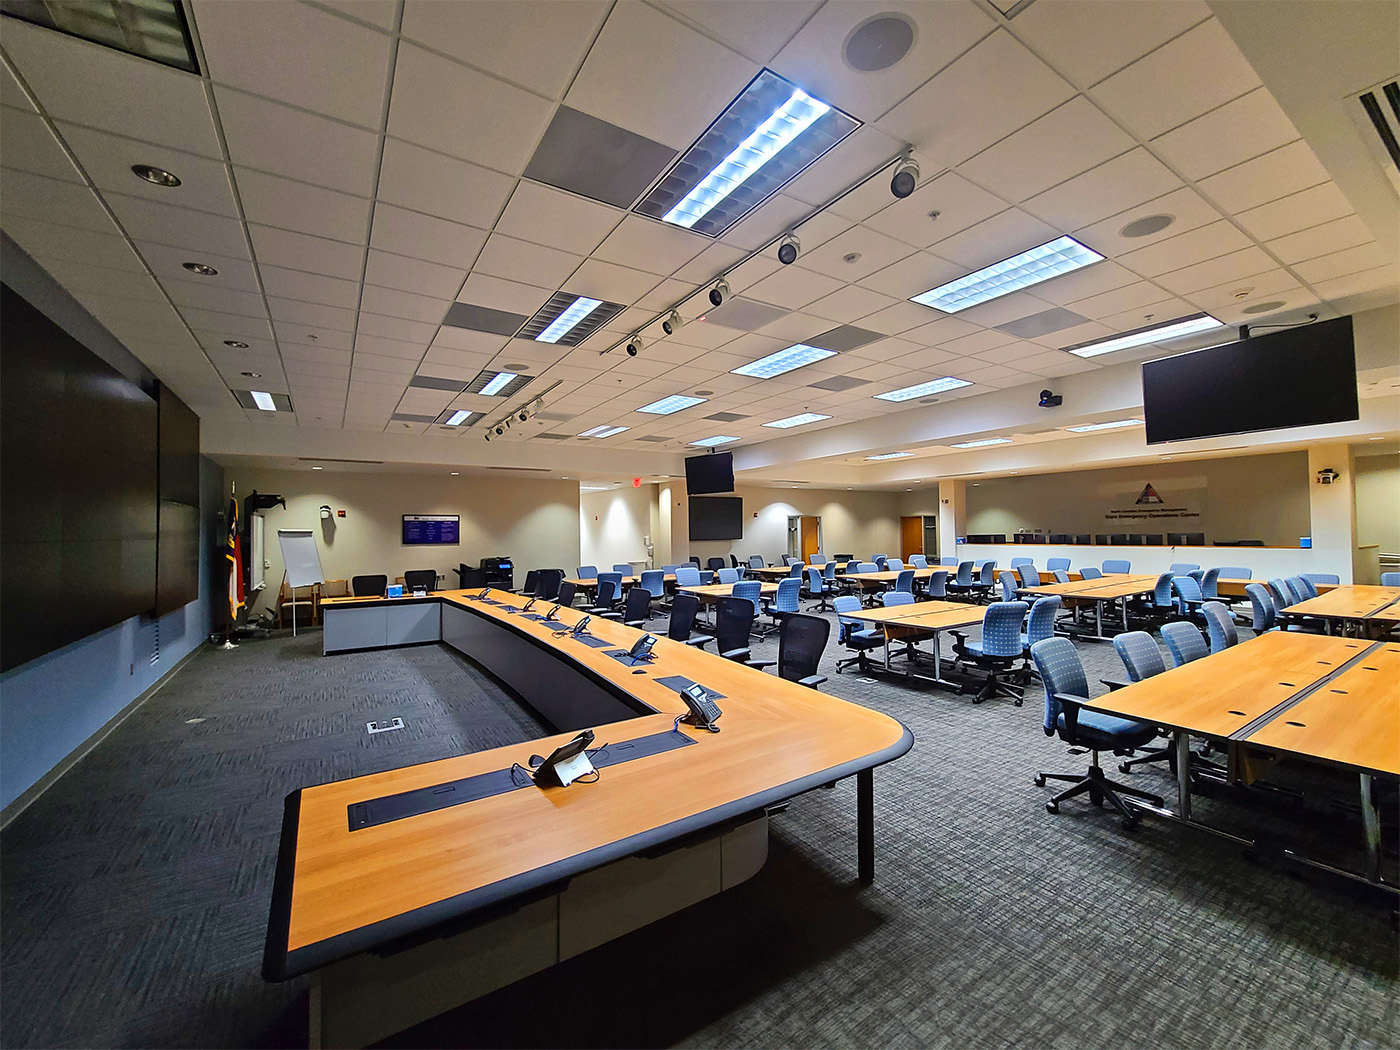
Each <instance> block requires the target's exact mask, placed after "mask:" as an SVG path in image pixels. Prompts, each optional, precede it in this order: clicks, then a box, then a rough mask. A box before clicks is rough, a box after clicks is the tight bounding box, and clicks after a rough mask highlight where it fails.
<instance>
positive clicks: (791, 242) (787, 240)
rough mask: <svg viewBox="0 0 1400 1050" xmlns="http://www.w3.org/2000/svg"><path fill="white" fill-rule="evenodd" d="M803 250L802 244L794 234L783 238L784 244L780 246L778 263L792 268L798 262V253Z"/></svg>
mask: <svg viewBox="0 0 1400 1050" xmlns="http://www.w3.org/2000/svg"><path fill="white" fill-rule="evenodd" d="M801 250H802V242H801V241H799V240H798V239H797V238H796V237H795V236H794V235H793V234H788V235H787V236H786V237H784V238H783V242H782V243H781V244H780V245H778V262H780V263H782V264H783V265H784V266H791V265H792V264H793V263H795V262H797V253H798V252H800V251H801Z"/></svg>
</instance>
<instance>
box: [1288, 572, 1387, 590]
mask: <svg viewBox="0 0 1400 1050" xmlns="http://www.w3.org/2000/svg"><path fill="white" fill-rule="evenodd" d="M1387 576H1389V577H1391V578H1392V580H1393V581H1394V582H1392V583H1385V582H1382V583H1381V586H1382V587H1400V572H1388V573H1382V574H1381V580H1382V581H1384V580H1385V577H1387ZM1303 579H1305V580H1307V581H1308V582H1309V583H1311V584H1313V585H1314V586H1316V585H1317V584H1319V583H1330V584H1332V586H1334V587H1335V586H1337V585H1338V584H1339V583H1341V582H1342V578H1341V577H1340V576H1338V575H1337V574H1336V573H1335V572H1305V573H1303Z"/></svg>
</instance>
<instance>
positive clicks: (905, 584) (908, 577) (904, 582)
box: [894, 569, 914, 598]
mask: <svg viewBox="0 0 1400 1050" xmlns="http://www.w3.org/2000/svg"><path fill="white" fill-rule="evenodd" d="M894 589H895V590H897V591H903V592H904V593H905V594H907V595H909V597H911V598H912V597H913V596H914V570H913V569H900V570H899V575H898V576H896V577H895V579H894Z"/></svg>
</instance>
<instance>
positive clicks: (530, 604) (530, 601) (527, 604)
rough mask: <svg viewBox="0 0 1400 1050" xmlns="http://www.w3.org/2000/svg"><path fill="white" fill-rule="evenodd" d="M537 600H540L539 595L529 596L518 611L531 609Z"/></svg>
mask: <svg viewBox="0 0 1400 1050" xmlns="http://www.w3.org/2000/svg"><path fill="white" fill-rule="evenodd" d="M539 600H540V596H539V595H538V594H537V595H535V596H534V597H533V598H531V599H530V600H529V601H528V602H526V603H525V608H523V609H521V610H520V611H521V612H529V611H530V610H531V609H533V608H534V607H535V603H536V602H537V601H539Z"/></svg>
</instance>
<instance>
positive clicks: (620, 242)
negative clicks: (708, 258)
mask: <svg viewBox="0 0 1400 1050" xmlns="http://www.w3.org/2000/svg"><path fill="white" fill-rule="evenodd" d="M713 243H714V242H713V241H711V240H710V239H709V238H708V237H702V236H700V235H699V234H698V233H691V232H690V231H689V230H683V229H680V228H679V227H677V226H672V225H670V224H669V223H664V222H657V221H655V220H653V219H646V218H643V217H642V216H640V215H629V216H627V217H626V218H625V219H623V220H622V223H621V224H620V225H619V226H618V227H617V229H615V230H613V231H612V233H611V234H609V235H608V237H607V239H606V240H604V241H603V243H602V244H600V245H599V246H598V248H597V250H596V251H594V252H593V258H595V259H602V260H603V261H605V262H614V263H619V264H620V265H622V266H630V267H631V268H632V269H634V270H645V271H646V272H647V273H654V274H657V275H659V276H665V275H666V274H669V273H675V271H676V270H678V269H680V268H681V267H682V266H684V265H685V264H686V263H688V262H690V260H692V259H694V258H695V257H696V256H697V255H699V254H700V253H701V252H702V251H704V250H705V249H706V248H707V247H708V246H709V245H711V244H713Z"/></svg>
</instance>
